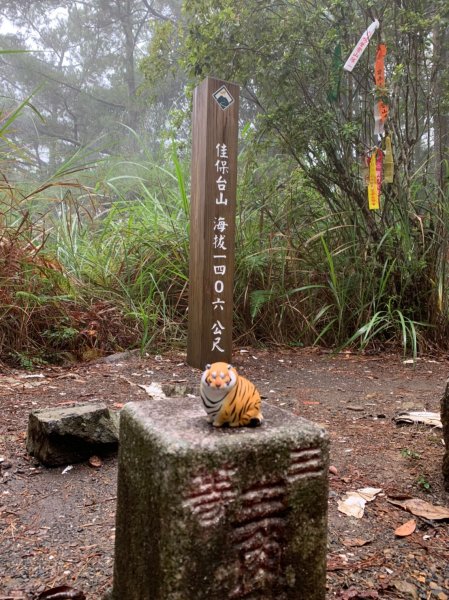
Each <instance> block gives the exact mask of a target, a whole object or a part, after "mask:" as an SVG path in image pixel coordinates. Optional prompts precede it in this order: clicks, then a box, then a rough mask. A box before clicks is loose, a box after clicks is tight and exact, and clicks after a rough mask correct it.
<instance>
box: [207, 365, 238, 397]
mask: <svg viewBox="0 0 449 600" xmlns="http://www.w3.org/2000/svg"><path fill="white" fill-rule="evenodd" d="M236 382H237V371H236V370H235V369H234V367H232V365H229V364H228V363H224V362H216V363H214V364H213V365H206V369H205V371H204V372H203V375H202V377H201V383H202V385H204V386H206V387H207V388H209V389H210V390H217V391H222V392H225V393H228V392H229V390H231V389H232V388H233V387H234V385H235V384H236Z"/></svg>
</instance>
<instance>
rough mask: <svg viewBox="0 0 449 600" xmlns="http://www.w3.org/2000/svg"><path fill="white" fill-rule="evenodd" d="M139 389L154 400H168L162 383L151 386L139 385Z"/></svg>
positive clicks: (151, 384)
mask: <svg viewBox="0 0 449 600" xmlns="http://www.w3.org/2000/svg"><path fill="white" fill-rule="evenodd" d="M137 387H140V388H141V389H142V390H145V392H146V393H147V394H148V395H149V396H151V397H152V398H156V399H157V398H166V397H167V396H166V395H165V392H164V390H163V389H162V386H161V384H160V383H150V385H144V384H143V383H142V384H141V383H138V384H137Z"/></svg>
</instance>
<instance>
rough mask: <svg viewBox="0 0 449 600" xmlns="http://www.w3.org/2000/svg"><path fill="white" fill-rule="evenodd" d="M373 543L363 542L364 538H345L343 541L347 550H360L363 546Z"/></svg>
mask: <svg viewBox="0 0 449 600" xmlns="http://www.w3.org/2000/svg"><path fill="white" fill-rule="evenodd" d="M372 541H373V540H363V539H362V538H345V539H344V540H342V543H343V545H344V546H346V547H347V548H360V547H361V546H366V545H367V544H371V542H372Z"/></svg>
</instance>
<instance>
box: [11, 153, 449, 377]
mask: <svg viewBox="0 0 449 600" xmlns="http://www.w3.org/2000/svg"><path fill="white" fill-rule="evenodd" d="M241 158H242V164H243V165H248V169H247V170H246V171H245V170H242V176H241V178H240V182H241V183H240V189H239V202H238V215H237V243H236V273H235V293H234V298H235V315H234V316H235V318H234V327H235V332H234V338H235V340H236V343H238V344H239V343H240V344H259V345H260V344H283V345H284V344H286V345H291V346H309V345H314V344H315V345H322V346H326V347H330V348H333V349H338V348H342V347H345V346H351V347H355V348H359V349H362V350H373V349H374V350H376V349H379V348H385V347H387V348H388V347H391V348H395V349H396V348H402V349H403V351H404V353H409V354H412V355H413V356H416V355H417V354H418V352H419V351H420V350H422V349H424V348H429V347H431V346H434V345H435V346H436V345H438V346H439V347H441V348H442V347H445V348H447V339H448V336H447V332H448V329H449V328H448V313H447V302H446V296H447V283H448V282H447V274H446V271H445V257H444V256H443V255H442V248H443V247H446V246H444V244H442V242H443V241H444V239H445V238H446V237H447V234H448V225H447V224H448V218H447V217H448V215H447V209H446V205H445V204H444V203H441V202H440V203H437V198H438V195H435V196H432V199H435V202H433V201H432V202H423V201H422V197H423V194H422V189H421V188H420V186H419V185H418V183H417V184H416V186H415V188H414V194H413V196H411V197H408V198H407V199H406V201H405V200H404V202H403V203H402V204H401V203H398V204H397V205H394V206H391V208H390V209H389V212H388V215H387V217H388V218H386V216H385V215H381V214H379V215H377V216H375V219H377V222H376V227H377V231H378V233H379V235H378V236H377V237H376V238H373V237H369V236H367V228H366V223H365V222H364V216H363V214H362V213H360V212H357V211H355V210H354V208H353V207H351V206H349V205H347V204H346V205H345V202H344V198H339V199H338V203H335V204H332V202H330V201H329V199H327V201H326V202H325V201H324V200H323V198H322V197H321V196H320V195H319V194H318V193H317V192H316V191H315V190H313V189H312V188H311V187H310V185H309V183H308V182H307V181H306V180H305V178H304V176H303V174H302V172H301V171H300V170H299V169H297V168H295V167H294V166H292V165H291V164H290V162H289V161H288V159H286V158H285V157H283V156H277V155H273V156H271V158H267V160H266V161H265V162H264V163H263V164H261V165H260V166H259V167H257V168H252V165H253V163H252V162H251V160H249V159H248V156H245V155H243V156H242V157H241ZM259 162H260V161H259ZM187 169H188V165H186V164H184V163H181V162H180V161H179V160H178V158H177V156H176V154H175V153H172V156H171V159H170V163H169V164H168V165H167V167H165V166H160V165H159V166H158V165H155V164H153V163H152V162H151V157H150V156H148V155H146V154H145V150H144V148H143V149H142V152H141V154H140V157H138V158H136V159H133V160H128V161H124V160H115V161H109V162H107V163H106V162H105V163H103V164H101V165H98V166H97V167H96V168H95V169H92V165H91V164H89V161H87V160H84V161H83V160H81V157H77V158H76V159H74V160H72V161H69V163H67V164H66V165H62V166H61V168H60V169H59V170H58V173H57V176H54V177H51V178H50V179H48V180H46V181H44V182H43V183H39V184H38V185H35V186H34V187H33V188H30V187H29V186H19V185H17V184H14V185H12V184H10V182H8V181H7V180H6V179H4V183H3V186H2V188H1V189H0V219H1V221H2V231H1V234H0V284H1V287H0V352H1V357H2V360H8V361H9V362H15V363H17V364H21V365H22V366H28V365H31V364H33V361H34V362H35V361H36V360H37V359H38V360H56V359H61V358H63V359H64V358H65V359H67V358H70V359H77V360H78V359H83V358H91V357H93V356H98V355H101V354H104V353H107V352H112V351H115V350H120V349H124V348H138V349H139V350H140V351H141V352H144V351H145V350H147V349H152V350H154V349H159V348H166V347H173V346H174V345H177V346H184V344H185V337H186V316H187V308H188V306H187V287H188V254H189V248H188V236H189V202H188V194H187V191H186V190H187V184H186V182H187V180H188V178H187V175H186V172H187ZM75 175H76V179H75ZM426 194H427V196H426V197H427V198H428V197H429V191H428V190H427V192H426ZM337 206H338V208H337Z"/></svg>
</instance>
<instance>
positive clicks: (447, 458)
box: [441, 380, 449, 492]
mask: <svg viewBox="0 0 449 600" xmlns="http://www.w3.org/2000/svg"><path fill="white" fill-rule="evenodd" d="M441 421H442V423H443V439H444V445H445V452H444V456H443V479H444V486H445V488H446V490H447V491H448V492H449V380H448V381H447V383H446V389H445V391H444V394H443V397H442V398H441Z"/></svg>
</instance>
